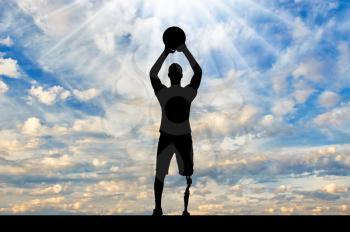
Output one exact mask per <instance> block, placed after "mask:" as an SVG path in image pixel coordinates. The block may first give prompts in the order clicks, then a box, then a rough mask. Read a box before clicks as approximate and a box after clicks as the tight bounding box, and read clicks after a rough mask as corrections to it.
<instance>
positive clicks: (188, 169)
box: [156, 132, 193, 176]
mask: <svg viewBox="0 0 350 232" xmlns="http://www.w3.org/2000/svg"><path fill="white" fill-rule="evenodd" d="M174 153H175V154H176V161H177V166H178V169H179V174H180V175H182V176H191V175H192V174H193V147H192V136H191V134H185V135H169V134H166V133H164V132H160V137H159V142H158V149H157V163H156V172H157V174H156V175H157V176H158V175H160V176H165V175H167V174H168V171H169V166H170V161H171V158H172V157H173V155H174Z"/></svg>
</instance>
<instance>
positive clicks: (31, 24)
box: [13, 0, 81, 33]
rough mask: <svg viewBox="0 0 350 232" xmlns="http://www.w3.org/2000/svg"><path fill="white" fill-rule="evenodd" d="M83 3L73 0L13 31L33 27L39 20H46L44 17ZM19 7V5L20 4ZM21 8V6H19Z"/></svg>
mask: <svg viewBox="0 0 350 232" xmlns="http://www.w3.org/2000/svg"><path fill="white" fill-rule="evenodd" d="M80 4H81V1H79V0H76V1H73V2H70V3H68V4H65V5H64V6H62V7H60V8H57V9H55V10H53V11H51V12H49V13H47V14H45V15H43V16H40V17H38V18H36V19H35V21H34V20H33V22H31V23H28V24H26V25H24V26H22V27H17V28H16V29H14V30H13V33H16V32H17V31H23V30H25V29H27V28H29V27H32V26H37V22H39V21H41V20H44V19H47V18H50V17H53V16H55V15H58V14H60V13H62V12H64V11H68V10H72V9H74V8H75V7H77V6H79V5H80ZM18 7H19V6H18ZM19 8H20V7H19Z"/></svg>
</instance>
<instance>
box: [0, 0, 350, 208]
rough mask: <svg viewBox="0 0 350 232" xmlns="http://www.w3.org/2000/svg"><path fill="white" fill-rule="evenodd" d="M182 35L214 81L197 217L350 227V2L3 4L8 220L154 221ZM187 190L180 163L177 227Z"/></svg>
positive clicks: (167, 199)
mask: <svg viewBox="0 0 350 232" xmlns="http://www.w3.org/2000/svg"><path fill="white" fill-rule="evenodd" d="M170 26H179V27H181V28H182V29H183V30H184V31H185V33H186V44H187V47H188V48H189V50H190V51H191V52H192V53H193V55H194V57H195V58H196V59H197V60H198V62H199V63H200V65H201V67H202V69H203V77H202V84H201V87H200V88H199V91H198V95H197V98H196V99H195V100H194V102H193V103H192V111H191V118H190V122H191V127H192V136H193V142H194V169H195V170H194V175H193V185H192V187H191V196H190V204H189V211H190V212H191V213H192V214H200V215H208V214H349V213H350V204H349V202H350V120H348V119H349V118H350V74H349V73H350V65H349V62H350V1H349V0H320V1H315V0H273V1H271V0H230V1H223V0H221V1H220V0H215V1H214V0H202V1H199V0H193V1H185V0H177V1H166V0H162V1H161V0H149V1H141V0H130V1H121V0H120V1H119V0H74V1H68V0H57V1H53V0H52V1H49V0H33V1H28V0H0V115H1V116H0V214H128V215H129V214H141V215H149V214H151V213H152V210H153V204H154V199H153V180H154V173H155V154H156V149H157V142H158V137H159V132H158V130H159V125H160V116H161V115H160V106H159V104H158V102H157V99H156V97H155V96H154V92H153V90H152V87H151V84H150V81H149V76H148V74H149V70H150V68H151V67H152V65H153V63H154V62H155V60H156V59H157V58H158V56H159V54H160V53H161V52H162V51H163V49H164V44H163V42H162V34H163V32H164V30H165V29H166V28H168V27H170ZM173 62H178V63H179V64H180V65H181V66H182V67H183V69H184V78H183V81H182V85H186V84H188V83H189V81H190V78H191V76H192V70H191V68H190V65H189V63H188V61H187V60H186V59H185V58H184V56H183V54H181V53H174V54H171V55H170V56H169V58H168V59H167V60H166V62H165V64H164V66H163V67H162V69H161V72H160V79H161V80H162V82H163V83H165V85H167V86H169V84H170V81H169V78H168V77H167V69H168V67H169V65H170V64H171V63H173ZM185 187H186V180H185V178H184V177H181V176H179V175H178V170H177V166H176V162H175V159H173V160H172V163H171V167H170V172H169V176H167V177H166V179H165V189H164V194H163V211H164V213H165V214H168V215H172V214H175V215H178V214H181V213H182V210H183V192H184V190H185Z"/></svg>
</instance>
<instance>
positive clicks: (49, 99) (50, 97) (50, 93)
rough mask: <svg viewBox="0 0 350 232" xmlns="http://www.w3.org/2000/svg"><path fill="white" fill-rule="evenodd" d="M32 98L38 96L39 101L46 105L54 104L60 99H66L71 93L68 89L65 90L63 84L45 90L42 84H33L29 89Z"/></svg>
mask: <svg viewBox="0 0 350 232" xmlns="http://www.w3.org/2000/svg"><path fill="white" fill-rule="evenodd" d="M29 95H30V100H31V99H32V98H31V97H33V98H36V99H37V100H38V101H39V102H41V103H43V104H45V105H48V106H50V105H53V104H54V103H56V102H57V101H59V100H62V101H64V100H66V99H67V98H68V97H70V96H71V93H70V92H69V91H68V90H65V89H64V88H63V87H61V86H53V87H51V88H49V89H47V90H45V89H44V88H43V87H42V86H37V87H36V86H32V87H31V89H30V90H29Z"/></svg>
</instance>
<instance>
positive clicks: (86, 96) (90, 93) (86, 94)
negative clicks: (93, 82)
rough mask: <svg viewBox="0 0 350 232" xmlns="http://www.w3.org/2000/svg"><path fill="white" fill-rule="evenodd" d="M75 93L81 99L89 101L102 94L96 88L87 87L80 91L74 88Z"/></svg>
mask: <svg viewBox="0 0 350 232" xmlns="http://www.w3.org/2000/svg"><path fill="white" fill-rule="evenodd" d="M73 94H74V96H75V97H76V98H78V99H79V100H80V101H89V100H91V99H93V98H95V97H97V96H98V95H99V94H100V92H99V91H98V90H97V89H95V88H92V89H87V90H84V91H80V90H77V89H75V90H73Z"/></svg>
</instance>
